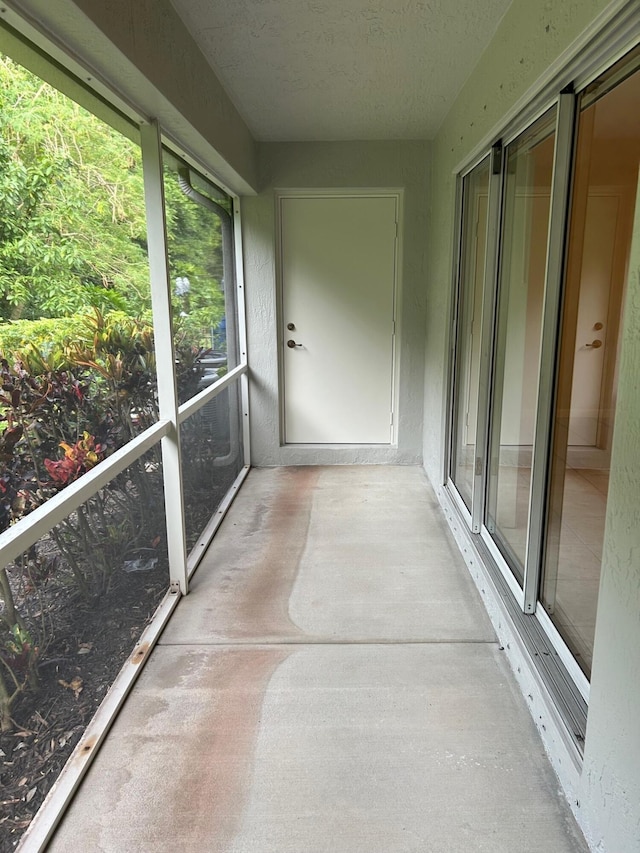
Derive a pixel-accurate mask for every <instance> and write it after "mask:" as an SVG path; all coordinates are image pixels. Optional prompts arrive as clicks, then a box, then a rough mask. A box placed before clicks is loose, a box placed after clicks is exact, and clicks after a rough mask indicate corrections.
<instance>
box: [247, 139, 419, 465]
mask: <svg viewBox="0 0 640 853" xmlns="http://www.w3.org/2000/svg"><path fill="white" fill-rule="evenodd" d="M259 162H260V180H261V187H262V189H261V191H260V193H259V194H258V195H257V196H255V197H252V198H245V199H243V201H242V221H243V241H244V263H245V298H246V304H247V331H248V347H249V360H250V364H251V423H252V434H251V458H252V462H253V464H254V465H307V464H309V465H313V464H326V463H338V464H341V463H359V462H365V463H368V462H371V463H400V464H403V463H407V464H410V463H414V464H415V463H417V462H419V461H420V460H421V450H422V449H421V432H422V387H423V374H424V323H425V313H424V312H425V288H424V278H425V265H426V251H425V234H426V230H427V206H428V194H429V181H428V175H429V144H428V143H426V142H326V143H263V144H261V145H260V146H259ZM318 188H321V189H344V188H352V189H357V188H363V189H364V188H378V189H379V188H394V189H398V188H403V189H404V211H403V222H404V227H403V234H402V246H403V256H402V261H401V273H402V275H401V278H402V285H401V287H402V292H401V301H400V348H399V353H398V357H399V360H400V361H399V364H400V373H399V407H398V408H399V410H398V413H397V414H398V444H397V447H394V446H379V447H375V446H368V447H364V446H363V447H354V446H345V447H328V446H325V447H302V446H295V445H289V446H281V444H280V407H279V393H278V387H279V386H278V327H277V298H276V292H277V291H276V288H277V282H276V203H275V190H276V189H289V190H290V189H318Z"/></svg>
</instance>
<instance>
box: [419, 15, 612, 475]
mask: <svg viewBox="0 0 640 853" xmlns="http://www.w3.org/2000/svg"><path fill="white" fill-rule="evenodd" d="M611 5H612V4H610V3H608V2H607V0H547V1H546V2H544V3H543V2H531V0H514V2H513V4H512V5H511V7H510V8H509V11H508V12H507V14H506V15H505V17H504V18H503V20H502V22H501V24H500V26H499V28H498V30H497V32H496V35H495V37H494V38H493V40H492V42H491V44H490V45H489V47H488V48H487V49H486V50H485V52H484V54H483V55H482V58H481V60H480V62H479V63H478V65H477V66H476V68H475V69H474V71H473V73H472V74H471V76H470V78H469V80H468V81H467V83H466V84H465V86H464V87H463V89H462V91H461V92H460V95H459V96H458V98H457V99H456V101H455V103H454V105H453V107H452V108H451V110H450V111H449V113H448V115H447V118H446V120H445V121H444V123H443V125H442V127H441V128H440V130H439V132H438V134H437V136H436V138H435V139H434V141H433V147H432V176H433V178H432V185H431V194H430V201H431V222H432V227H431V230H430V234H429V285H428V292H427V294H428V295H427V327H426V365H427V368H426V372H425V400H424V402H425V417H424V449H423V455H424V465H425V469H426V471H427V474H428V475H429V477H430V479H431V480H432V482H434V483H438V482H441V480H442V459H443V443H442V442H443V397H444V390H445V370H444V367H445V366H446V363H447V359H446V337H447V329H448V321H449V310H450V306H449V299H450V293H451V259H452V252H453V246H452V238H453V223H454V202H455V174H454V170H455V169H456V167H457V166H458V165H459V164H460V163H461V162H462V161H463V160H464V159H465V158H466V157H467V156H468V155H469V153H470V152H472V151H474V150H475V148H476V146H477V145H478V144H479V143H480V142H481V141H482V140H483V139H485V138H486V137H487V136H488V135H489V134H490V133H491V132H492V131H493V132H495V134H496V135H497V134H499V132H500V130H501V127H502V124H503V121H504V116H505V115H506V114H507V113H508V112H509V110H510V109H511V108H512V107H513V106H514V104H515V103H516V102H517V101H518V100H519V99H520V98H522V97H523V96H524V95H525V94H526V93H527V91H528V90H529V89H531V88H532V87H534V85H535V83H536V81H537V80H538V79H539V78H540V77H541V76H542V75H543V74H544V72H545V71H546V70H547V68H548V67H549V65H550V64H551V63H552V62H554V61H555V60H556V59H557V58H558V57H559V56H560V54H562V53H563V52H564V51H565V50H566V49H567V48H568V47H569V46H570V44H571V43H572V42H573V41H574V40H575V39H576V38H577V37H578V36H579V35H580V34H581V33H582V32H583V31H584V30H585V29H586V28H587V27H588V26H589V25H590V24H591V23H592V22H593V19H594V18H595V17H596V16H597V15H598V14H599V13H600V12H602V11H603V10H605V9H606V8H607V7H608V6H611ZM615 5H617V6H619V5H620V4H619V3H616V4H615Z"/></svg>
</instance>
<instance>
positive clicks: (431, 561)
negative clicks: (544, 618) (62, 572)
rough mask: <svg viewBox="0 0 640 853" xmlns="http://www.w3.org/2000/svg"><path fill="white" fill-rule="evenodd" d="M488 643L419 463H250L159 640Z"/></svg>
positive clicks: (487, 627)
mask: <svg viewBox="0 0 640 853" xmlns="http://www.w3.org/2000/svg"><path fill="white" fill-rule="evenodd" d="M309 639H313V640H314V641H319V640H325V641H333V642H336V641H341V640H344V641H356V642H358V641H375V640H383V641H390V640H394V641H402V640H411V641H416V640H437V641H442V640H468V641H483V640H484V641H493V640H494V633H493V629H492V628H491V624H490V622H489V620H488V618H487V616H486V614H485V612H484V608H483V607H482V606H481V605H480V604H479V598H478V594H477V591H476V589H475V587H474V585H473V583H472V581H471V579H470V577H469V573H468V571H467V569H466V566H465V564H464V561H463V559H462V557H461V556H460V553H459V552H458V550H457V548H456V545H455V543H454V541H453V538H452V537H451V535H450V533H449V530H448V527H447V525H446V523H445V521H444V519H443V517H442V514H441V512H440V508H439V506H438V504H437V501H436V499H435V496H434V495H433V492H432V491H431V490H430V488H429V486H428V484H427V481H426V478H425V475H424V473H423V472H422V470H421V469H420V468H414V467H406V466H405V467H402V466H397V467H393V466H352V467H350V466H340V467H337V466H335V467H318V468H314V467H309V468H278V469H261V470H260V469H259V470H255V469H254V470H253V471H251V473H250V475H249V478H248V481H247V484H246V485H245V487H244V488H243V489H242V490H241V492H240V494H239V495H238V497H237V498H236V501H235V503H234V506H233V513H232V515H230V516H228V517H227V519H225V522H224V523H223V525H222V527H221V529H220V531H219V532H218V535H217V536H216V538H215V540H214V542H213V544H212V546H211V547H210V548H209V551H208V553H207V555H206V556H205V558H204V560H203V563H202V564H201V567H200V568H199V569H198V571H197V573H196V575H195V577H194V581H193V585H192V595H190V596H189V600H188V602H187V601H184V602H182V603H181V604H180V606H179V607H178V610H177V613H176V614H175V616H174V618H173V619H172V621H171V624H170V625H169V626H168V628H167V630H166V631H165V633H164V636H163V638H162V641H161V642H162V643H170V644H173V643H184V644H190V643H198V642H215V641H224V642H226V641H236V642H237V641H251V642H269V641H278V642H286V641H288V642H300V641H303V642H304V641H307V640H309Z"/></svg>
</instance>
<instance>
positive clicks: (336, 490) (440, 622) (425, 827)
mask: <svg viewBox="0 0 640 853" xmlns="http://www.w3.org/2000/svg"><path fill="white" fill-rule="evenodd" d="M49 850H51V851H53V852H54V853H63V852H64V853H76V851H78V850H82V851H87V853H93V851H103V853H142V851H144V853H147V851H148V853H152V852H153V853H165V852H166V853H177V851H189V853H456V852H457V851H459V853H463V851H464V853H470V851H488V852H489V853H550V851H553V853H565V851H566V853H569V851H572V852H573V853H577V851H582V852H583V853H584V851H586V850H587V847H586V845H585V843H584V841H583V840H582V836H581V835H580V832H579V830H578V828H577V825H576V824H575V822H574V820H573V817H572V816H571V814H570V811H569V809H568V807H567V805H566V803H565V802H564V800H563V799H562V797H561V795H560V794H559V792H558V785H557V782H556V778H555V776H554V774H553V771H552V769H551V766H550V765H549V763H548V761H547V759H546V757H545V754H544V751H543V748H542V744H541V742H540V740H539V738H538V735H537V732H536V730H535V727H534V726H533V723H532V721H531V718H530V716H529V714H528V711H527V708H526V706H525V703H524V700H523V699H522V697H521V695H520V693H519V691H518V688H517V686H516V684H515V681H514V679H513V677H512V675H511V672H510V670H509V668H508V665H507V663H506V661H505V658H504V653H503V652H501V651H500V649H499V647H498V644H497V642H496V639H495V636H494V633H493V630H492V628H491V625H490V623H489V621H488V619H487V616H486V615H485V612H484V609H483V606H482V604H481V602H480V600H479V597H478V595H477V593H476V590H475V588H474V586H473V584H472V582H471V580H470V578H469V576H468V574H467V570H466V568H465V565H464V563H463V561H462V559H461V557H460V555H459V554H458V553H457V550H456V546H455V544H454V543H453V540H452V538H451V537H450V535H449V533H448V529H447V527H446V524H445V522H444V519H443V517H442V515H441V512H440V510H439V507H438V504H437V502H436V500H435V498H434V496H433V494H432V492H431V490H430V488H429V486H428V484H427V482H426V479H425V477H424V474H423V473H422V471H421V470H420V469H418V468H408V467H406V468H400V467H396V468H394V467H332V468H289V469H268V470H254V471H252V472H251V474H250V475H249V478H248V480H247V482H246V484H245V485H244V487H243V489H242V491H241V493H240V494H239V496H238V497H237V498H236V501H235V503H234V504H233V506H232V508H231V510H230V512H229V514H228V516H227V518H226V519H225V521H224V523H223V525H222V527H221V528H220V530H219V532H218V535H217V536H216V539H215V541H214V543H213V545H212V547H211V548H210V549H209V551H208V552H207V555H206V556H205V558H204V560H203V563H202V564H201V566H200V568H199V569H198V572H197V573H196V575H195V577H194V581H193V585H192V592H191V594H190V595H189V596H188V597H187V598H185V599H184V600H183V601H182V602H181V603H180V605H179V607H178V610H177V612H176V614H175V615H174V617H173V619H172V620H171V622H170V624H169V625H168V627H167V628H166V630H165V632H164V634H163V636H162V639H161V643H160V645H159V646H158V647H156V649H155V650H154V652H153V654H152V656H151V659H150V661H149V663H148V664H147V666H146V668H145V670H144V672H143V673H142V675H141V677H140V679H139V681H138V682H137V684H136V686H135V688H134V690H133V692H132V694H131V696H130V698H129V699H128V701H127V703H126V705H125V707H124V709H123V711H122V712H121V714H120V716H119V717H118V720H117V721H116V724H115V726H114V728H113V729H112V731H111V733H110V734H109V736H108V738H107V741H106V743H105V745H104V746H103V748H102V750H101V751H100V754H99V755H98V757H97V759H96V761H95V763H94V764H93V766H92V768H91V770H90V772H89V774H88V776H87V778H86V779H85V781H84V783H83V785H82V787H81V789H80V791H79V793H78V794H77V796H76V798H75V799H74V801H73V803H72V805H71V808H70V810H69V811H68V813H67V815H66V816H65V818H64V821H63V823H62V824H61V826H60V828H59V830H58V832H57V834H56V836H55V838H54V840H53V842H52V843H51V845H50V847H49Z"/></svg>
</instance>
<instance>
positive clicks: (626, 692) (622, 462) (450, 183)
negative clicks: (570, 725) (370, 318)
mask: <svg viewBox="0 0 640 853" xmlns="http://www.w3.org/2000/svg"><path fill="white" fill-rule="evenodd" d="M620 6H621V4H620V3H607V2H603V0H549V2H546V3H544V4H543V3H537V2H536V3H532V2H530V0H514V3H513V5H512V6H511V7H510V9H509V11H508V13H507V15H506V16H505V18H504V19H503V21H502V23H501V25H500V27H499V29H498V31H497V33H496V36H495V38H494V39H493V41H492V43H491V45H490V46H489V48H488V49H487V51H486V52H485V54H484V55H483V57H482V59H481V61H480V63H479V64H478V66H477V67H476V69H475V71H474V73H473V74H472V76H471V78H470V79H469V81H468V82H467V83H466V85H465V86H464V88H463V90H462V92H461V93H460V95H459V97H458V99H457V100H456V102H455V104H454V106H453V108H452V110H451V111H450V113H449V115H448V117H447V119H446V121H445V122H444V124H443V126H442V128H441V129H440V131H439V133H438V135H437V137H436V139H435V140H434V143H433V149H432V154H433V159H432V164H433V165H432V169H433V171H432V192H431V218H432V227H431V230H430V234H429V247H430V252H429V281H428V290H427V326H426V362H425V363H426V370H425V395H424V396H425V414H424V443H423V454H424V465H425V469H426V471H427V474H428V475H429V477H430V479H431V480H432V482H433V484H434V486H436V488H438V487H439V486H440V485H441V483H442V478H443V456H444V444H443V441H444V430H443V424H444V406H445V396H446V388H445V384H446V369H445V368H446V361H447V329H448V322H449V311H450V294H451V282H452V257H453V227H454V203H455V174H454V173H455V170H456V168H457V167H458V166H459V164H460V163H461V162H463V161H464V160H465V158H467V157H468V156H469V155H470V153H471V152H475V150H476V148H477V146H478V145H479V144H480V143H481V142H483V141H487V140H488V139H489V138H490V136H491V135H492V134H493V133H495V132H498V131H499V130H500V128H501V127H502V126H504V123H505V117H506V116H507V115H508V114H509V112H510V111H513V109H514V106H516V105H517V104H518V102H519V101H520V99H523V100H522V102H521V105H524V104H525V103H526V100H527V93H528V92H529V91H531V92H534V91H535V86H536V81H538V80H539V78H541V77H542V75H543V74H544V73H545V72H546V70H547V68H548V66H549V65H550V64H551V63H553V62H554V61H556V60H557V59H558V58H559V57H561V56H562V55H563V54H564V52H565V51H566V52H567V53H566V55H567V57H568V56H569V55H571V53H572V51H571V45H572V43H573V42H574V41H575V40H576V39H578V37H579V36H580V35H581V33H583V32H584V31H585V30H587V29H588V28H591V27H592V26H593V25H594V22H596V28H597V26H599V24H598V16H599V15H600V14H602V13H604V15H605V16H606V15H607V14H608V13H609V12H611V10H612V9H613V8H614V7H615V8H620ZM638 227H639V226H638V223H637V222H636V234H635V244H634V251H633V259H632V263H631V265H630V269H631V277H630V282H629V292H628V300H627V307H626V319H625V331H624V340H623V350H622V351H623V358H622V365H621V372H620V380H619V404H618V410H617V419H616V426H615V435H614V450H613V458H612V465H611V484H610V492H609V503H608V516H607V531H606V537H605V547H604V560H603V571H602V579H601V587H600V599H599V607H598V615H597V625H596V638H595V651H594V663H593V673H592V682H591V696H590V707H589V721H588V727H587V738H586V743H585V759H584V766H583V770H582V774H581V777H580V780H579V784H578V790H577V792H576V802H574V803H573V804H572V805H573V806H574V809H575V811H576V814H577V816H578V817H579V819H580V821H581V824H582V826H583V828H584V829H585V831H586V834H587V836H588V838H589V840H590V842H591V844H592V847H593V849H594V850H596V851H598V853H638V851H639V850H640V723H639V722H638V721H639V719H640V711H639V709H640V679H639V678H638V672H640V497H639V496H640V426H639V424H640V381H639V379H638V377H640V234H639V233H638Z"/></svg>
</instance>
